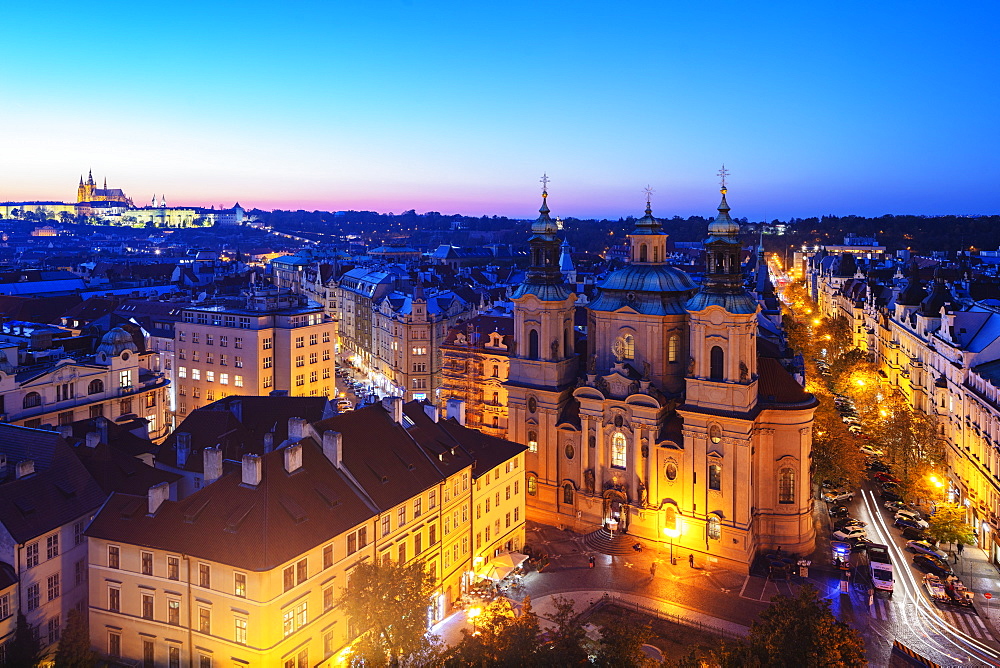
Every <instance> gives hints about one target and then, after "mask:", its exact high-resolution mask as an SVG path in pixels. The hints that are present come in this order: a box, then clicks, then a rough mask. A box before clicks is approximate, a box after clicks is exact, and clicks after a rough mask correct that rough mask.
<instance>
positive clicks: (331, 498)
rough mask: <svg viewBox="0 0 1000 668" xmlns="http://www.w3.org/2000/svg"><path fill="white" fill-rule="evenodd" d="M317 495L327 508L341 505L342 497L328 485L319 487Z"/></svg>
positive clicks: (317, 487)
mask: <svg viewBox="0 0 1000 668" xmlns="http://www.w3.org/2000/svg"><path fill="white" fill-rule="evenodd" d="M316 493H317V494H319V496H320V498H321V499H323V501H324V502H325V503H326V506H327V508H335V507H337V506H339V505H340V497H339V496H337V493H336V492H334V491H333V490H332V489H330V488H329V487H327V486H326V485H317V486H316Z"/></svg>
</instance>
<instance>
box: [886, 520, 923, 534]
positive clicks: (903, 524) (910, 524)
mask: <svg viewBox="0 0 1000 668" xmlns="http://www.w3.org/2000/svg"><path fill="white" fill-rule="evenodd" d="M892 525H893V526H894V527H896V528H898V529H919V530H920V531H923V530H924V527H922V526H920V525H919V524H917V523H916V522H915V521H913V520H907V519H897V520H896V521H895V522H893V523H892Z"/></svg>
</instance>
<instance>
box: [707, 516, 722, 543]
mask: <svg viewBox="0 0 1000 668" xmlns="http://www.w3.org/2000/svg"><path fill="white" fill-rule="evenodd" d="M708 537H709V538H711V539H712V540H719V538H721V537H722V522H721V521H719V518H718V516H717V515H709V516H708Z"/></svg>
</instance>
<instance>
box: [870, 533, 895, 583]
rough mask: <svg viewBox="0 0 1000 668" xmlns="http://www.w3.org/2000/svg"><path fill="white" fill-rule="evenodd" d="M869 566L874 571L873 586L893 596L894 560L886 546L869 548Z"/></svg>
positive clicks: (871, 546)
mask: <svg viewBox="0 0 1000 668" xmlns="http://www.w3.org/2000/svg"><path fill="white" fill-rule="evenodd" d="M868 565H869V566H871V570H872V585H874V587H875V589H881V590H882V591H887V592H889V594H890V595H891V594H892V560H891V559H890V558H889V548H888V547H887V546H885V545H869V546H868Z"/></svg>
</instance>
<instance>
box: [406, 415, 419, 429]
mask: <svg viewBox="0 0 1000 668" xmlns="http://www.w3.org/2000/svg"><path fill="white" fill-rule="evenodd" d="M415 425H416V423H415V422H414V421H413V420H411V419H410V416H409V415H406V414H404V415H403V427H404V428H406V429H409V428H410V427H413V426H415Z"/></svg>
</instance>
